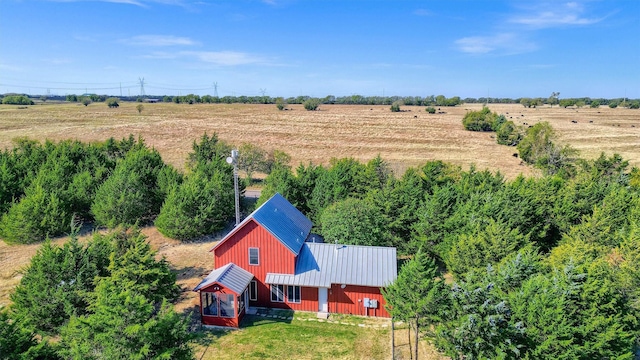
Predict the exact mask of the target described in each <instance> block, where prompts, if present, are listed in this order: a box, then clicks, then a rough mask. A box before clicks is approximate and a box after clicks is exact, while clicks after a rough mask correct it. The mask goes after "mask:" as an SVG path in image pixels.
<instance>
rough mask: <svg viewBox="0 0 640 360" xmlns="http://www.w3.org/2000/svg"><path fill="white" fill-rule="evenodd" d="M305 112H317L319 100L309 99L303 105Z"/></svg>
mask: <svg viewBox="0 0 640 360" xmlns="http://www.w3.org/2000/svg"><path fill="white" fill-rule="evenodd" d="M303 105H304V108H305V110H307V111H314V110H318V106H320V100H319V99H316V98H309V99H307V100H305V101H304V103H303Z"/></svg>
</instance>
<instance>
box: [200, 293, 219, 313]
mask: <svg viewBox="0 0 640 360" xmlns="http://www.w3.org/2000/svg"><path fill="white" fill-rule="evenodd" d="M200 296H201V297H202V299H201V301H202V314H203V315H207V316H218V296H217V295H216V294H215V293H210V292H202V293H201V294H200Z"/></svg>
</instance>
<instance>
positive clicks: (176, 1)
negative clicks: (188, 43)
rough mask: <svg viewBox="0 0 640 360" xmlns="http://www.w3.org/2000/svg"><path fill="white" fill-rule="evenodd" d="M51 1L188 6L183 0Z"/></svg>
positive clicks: (51, 0)
mask: <svg viewBox="0 0 640 360" xmlns="http://www.w3.org/2000/svg"><path fill="white" fill-rule="evenodd" d="M47 1H50V2H67V3H70V2H105V3H112V4H124V5H134V6H140V7H149V5H151V4H162V5H175V6H186V4H185V2H184V1H182V0H47Z"/></svg>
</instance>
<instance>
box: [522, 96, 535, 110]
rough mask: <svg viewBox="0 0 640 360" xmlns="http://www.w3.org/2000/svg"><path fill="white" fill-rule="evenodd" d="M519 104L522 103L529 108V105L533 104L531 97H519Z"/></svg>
mask: <svg viewBox="0 0 640 360" xmlns="http://www.w3.org/2000/svg"><path fill="white" fill-rule="evenodd" d="M520 104H522V106H524V107H526V108H530V107H531V105H532V104H533V101H532V99H531V98H521V99H520Z"/></svg>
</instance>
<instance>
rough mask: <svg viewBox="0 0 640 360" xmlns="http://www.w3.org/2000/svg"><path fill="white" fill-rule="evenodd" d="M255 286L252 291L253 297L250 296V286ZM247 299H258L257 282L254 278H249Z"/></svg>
mask: <svg viewBox="0 0 640 360" xmlns="http://www.w3.org/2000/svg"><path fill="white" fill-rule="evenodd" d="M252 287H253V288H255V290H256V291H254V295H255V298H253V297H251V288H252ZM249 301H258V282H257V281H256V280H251V282H250V283H249Z"/></svg>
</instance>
